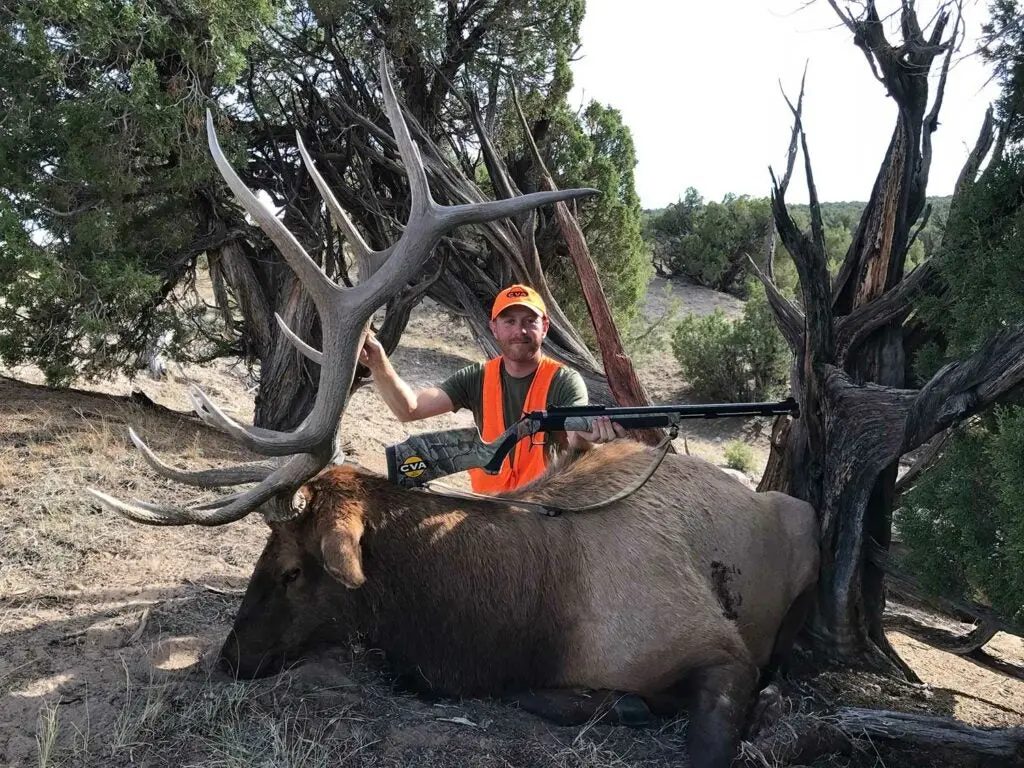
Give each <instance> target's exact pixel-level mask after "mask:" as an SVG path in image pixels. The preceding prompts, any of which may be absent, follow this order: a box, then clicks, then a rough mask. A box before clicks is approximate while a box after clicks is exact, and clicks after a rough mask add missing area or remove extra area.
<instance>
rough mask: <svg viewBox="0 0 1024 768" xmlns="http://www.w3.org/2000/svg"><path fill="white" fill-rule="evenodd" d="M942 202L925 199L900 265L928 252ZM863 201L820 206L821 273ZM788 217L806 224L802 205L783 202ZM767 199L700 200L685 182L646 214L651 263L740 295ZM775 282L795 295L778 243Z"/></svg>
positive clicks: (789, 264) (759, 251)
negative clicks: (922, 220)
mask: <svg viewBox="0 0 1024 768" xmlns="http://www.w3.org/2000/svg"><path fill="white" fill-rule="evenodd" d="M950 199H951V198H948V197H945V198H932V199H930V200H929V205H930V206H931V208H932V211H931V215H930V216H929V218H928V221H927V222H926V224H925V226H924V227H923V228H922V229H921V232H920V233H919V235H918V238H917V240H915V241H914V243H913V245H912V246H911V248H910V252H909V254H908V256H907V266H906V268H907V270H910V269H912V268H913V267H915V266H917V265H918V264H920V263H921V262H922V261H924V260H925V259H926V258H930V257H931V256H933V255H934V254H935V253H936V252H937V250H938V246H939V243H940V241H941V238H942V230H943V226H944V224H945V220H946V215H947V213H948V211H949V203H950ZM864 207H865V204H864V203H857V202H852V203H851V202H839V203H822V204H821V218H822V224H823V226H824V231H825V254H826V257H827V258H828V266H829V271H830V272H831V273H832V274H833V275H835V273H836V272H837V271H838V270H839V267H840V266H841V265H842V263H843V260H844V259H845V257H846V252H847V251H848V250H849V248H850V244H851V243H852V242H853V237H854V234H855V233H856V230H857V226H858V223H859V222H860V218H861V215H862V214H863V212H864ZM789 212H790V215H791V216H792V217H793V220H794V221H795V222H796V224H797V226H799V227H800V228H801V229H803V230H804V231H808V230H809V229H810V211H809V209H808V207H807V206H806V205H790V206H789ZM770 216H771V209H770V206H769V202H768V199H767V198H749V197H736V196H734V195H727V196H726V197H725V199H724V200H723V201H722V202H721V203H705V202H704V199H703V198H702V197H701V196H700V193H699V192H698V191H697V190H695V189H693V188H692V187H690V188H688V189H687V190H686V193H685V196H684V197H683V199H681V200H680V201H679V202H677V203H673V204H672V205H669V206H668V207H667V208H664V209H662V210H659V211H650V212H648V214H647V219H646V223H645V227H644V236H645V238H646V239H647V242H648V244H649V246H650V248H651V251H652V254H653V262H654V265H655V268H656V269H658V271H659V272H660V273H661V274H664V275H667V276H680V277H685V278H686V279H688V280H690V281H692V282H695V283H697V284H699V285H706V286H708V287H710V288H714V289H716V290H720V291H727V292H729V293H733V294H736V295H738V296H741V297H743V296H745V294H744V291H745V286H746V282H745V280H744V270H745V267H746V257H747V256H748V255H749V256H750V258H752V259H753V260H754V261H755V262H756V263H757V264H758V265H762V264H763V261H764V245H763V243H764V236H765V234H766V232H767V228H768V225H769V223H770ZM775 272H776V284H777V285H778V286H779V288H780V290H782V292H783V293H784V294H786V295H788V296H790V297H795V296H796V295H797V293H798V291H797V275H796V268H795V267H794V265H793V261H792V258H791V257H790V255H789V254H788V253H787V252H786V250H785V248H783V247H782V245H781V244H779V245H778V246H777V248H776V256H775Z"/></svg>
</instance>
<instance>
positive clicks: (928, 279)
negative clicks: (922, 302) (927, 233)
mask: <svg viewBox="0 0 1024 768" xmlns="http://www.w3.org/2000/svg"><path fill="white" fill-rule="evenodd" d="M938 281H939V274H938V271H937V270H936V268H935V267H934V266H932V262H931V261H930V260H929V261H926V262H925V263H924V264H922V265H921V266H919V267H918V268H917V269H915V270H914V271H913V272H911V273H910V274H909V275H908V276H907V277H906V278H904V279H903V280H901V281H900V282H899V284H897V285H896V286H895V287H894V288H890V289H889V290H888V291H886V292H885V293H883V294H882V295H881V296H877V297H876V298H874V299H872V300H870V301H868V302H867V303H866V304H861V305H860V306H859V307H857V308H856V309H854V310H853V312H851V313H850V314H848V315H845V316H843V317H840V318H839V319H838V320H837V321H836V335H835V339H836V346H835V350H836V360H837V362H838V364H839V365H843V364H845V361H846V360H847V358H848V357H849V355H850V354H851V353H852V352H853V351H854V350H855V349H856V348H857V346H858V345H859V344H860V343H861V342H862V341H864V339H866V338H867V337H868V336H870V335H871V333H872V332H873V331H876V330H877V329H879V328H881V327H882V326H885V325H888V324H889V323H892V322H895V321H897V320H901V319H902V318H903V317H905V316H906V315H907V314H909V313H910V312H911V311H912V310H913V305H912V301H913V299H914V298H915V297H916V296H919V295H921V294H922V293H927V292H929V291H931V290H932V289H933V288H934V287H935V286H936V284H937V283H938Z"/></svg>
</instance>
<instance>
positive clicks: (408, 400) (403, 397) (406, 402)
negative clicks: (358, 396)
mask: <svg viewBox="0 0 1024 768" xmlns="http://www.w3.org/2000/svg"><path fill="white" fill-rule="evenodd" d="M372 373H373V384H374V386H375V387H376V388H377V393H378V394H379V395H380V397H381V400H383V401H384V402H385V403H386V404H387V406H388V408H390V409H391V412H392V413H393V414H395V418H397V419H398V420H399V421H411V420H412V419H413V415H414V414H415V413H416V393H415V392H413V390H412V387H410V386H409V385H408V384H406V383H405V380H404V379H403V378H402V377H401V376H399V375H398V373H397V372H396V371H395V369H394V368H393V367H392V365H391V361H390V360H388V359H386V358H385V359H384V360H383V361H382V362H381V363H380V365H378V366H375V368H374V370H373V371H372Z"/></svg>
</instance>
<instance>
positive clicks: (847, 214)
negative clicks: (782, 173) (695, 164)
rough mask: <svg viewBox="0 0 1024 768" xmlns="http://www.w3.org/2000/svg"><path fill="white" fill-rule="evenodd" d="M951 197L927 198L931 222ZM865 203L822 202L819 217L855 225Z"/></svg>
mask: <svg viewBox="0 0 1024 768" xmlns="http://www.w3.org/2000/svg"><path fill="white" fill-rule="evenodd" d="M952 199H953V196H952V195H945V196H941V197H929V198H928V202H929V203H931V206H932V220H933V222H935V221H940V222H945V220H946V215H947V214H948V213H949V203H950V201H951V200H952ZM865 205H867V202H866V201H861V200H850V201H841V202H832V203H822V204H821V218H822V219H823V220H824V222H825V224H826V226H827V225H828V224H830V223H832V224H838V223H840V222H842V221H845V222H847V223H848V224H854V225H855V224H856V222H857V221H859V220H860V215H861V213H863V212H864V206H865ZM670 207H671V206H665V207H664V208H645V209H644V216H646V217H648V218H655V217H657V216H659V215H661V214H663V213H664V212H665V211H667V210H668V209H669V208H670ZM788 207H789V210H790V211H791V212H792V213H793V215H794V217H795V218H796V219H797V220H798V221H799V220H801V219H806V217H807V216H809V215H810V214H809V208H808V206H807V205H803V204H798V203H790V204H789V206H788Z"/></svg>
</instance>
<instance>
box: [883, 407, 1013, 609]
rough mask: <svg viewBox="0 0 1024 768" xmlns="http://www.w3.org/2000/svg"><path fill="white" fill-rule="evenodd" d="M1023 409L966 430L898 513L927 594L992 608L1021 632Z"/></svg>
mask: <svg viewBox="0 0 1024 768" xmlns="http://www.w3.org/2000/svg"><path fill="white" fill-rule="evenodd" d="M1021 488H1024V408H1020V407H1015V408H1003V409H999V410H997V411H996V413H995V414H994V415H993V416H991V417H987V418H986V419H984V420H983V421H982V422H979V423H975V424H972V425H970V426H967V427H963V428H962V429H960V430H958V432H957V434H956V435H955V436H954V438H953V439H952V441H951V445H950V447H949V449H948V450H947V451H946V453H945V455H944V456H943V457H942V458H941V459H940V460H939V462H937V464H936V465H935V466H934V467H933V468H932V469H930V470H929V471H928V472H926V473H924V474H923V475H922V477H921V479H920V480H919V481H918V483H917V485H916V486H915V487H914V488H913V489H912V490H911V491H910V492H909V493H908V494H907V495H906V496H905V498H904V499H903V504H902V506H901V508H900V509H898V510H897V511H896V516H895V519H896V526H897V528H898V530H899V532H900V533H901V535H902V538H903V541H904V543H905V545H906V546H907V565H908V566H909V567H910V568H911V569H912V571H913V572H914V573H915V574H917V575H918V576H919V578H920V579H921V581H922V583H924V584H925V586H926V587H928V588H930V589H932V590H934V591H935V592H937V593H939V594H944V595H949V596H953V597H958V596H963V595H967V596H971V597H975V598H979V599H981V600H983V601H986V602H988V603H989V604H991V605H992V607H993V608H994V609H995V610H996V611H997V612H998V613H999V614H1000V615H1001V616H1003V617H1004V618H1006V619H1007V620H1008V621H1011V622H1013V623H1014V624H1015V625H1016V626H1017V627H1019V628H1024V495H1022V494H1021V492H1020V489H1021Z"/></svg>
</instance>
